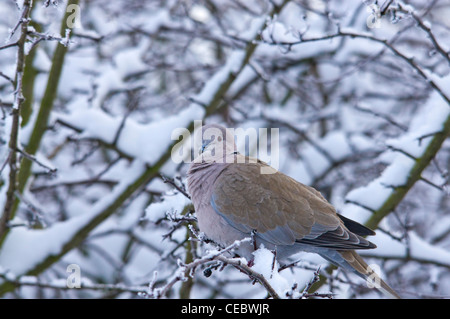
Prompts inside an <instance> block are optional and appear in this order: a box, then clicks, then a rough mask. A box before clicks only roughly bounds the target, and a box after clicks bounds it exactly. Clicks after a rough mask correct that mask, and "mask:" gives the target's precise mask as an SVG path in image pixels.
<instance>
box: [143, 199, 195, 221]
mask: <svg viewBox="0 0 450 319" xmlns="http://www.w3.org/2000/svg"><path fill="white" fill-rule="evenodd" d="M189 203H190V200H188V199H187V198H186V196H184V195H183V194H182V193H176V194H166V195H165V196H164V197H163V199H162V201H161V202H158V203H153V204H152V205H150V206H149V207H148V208H147V209H146V210H145V216H144V218H145V219H148V220H149V221H153V222H156V221H158V220H160V219H163V218H165V217H166V215H167V214H171V215H173V216H174V217H176V216H178V217H180V214H181V212H182V211H183V209H184V207H185V206H186V205H188V204H189Z"/></svg>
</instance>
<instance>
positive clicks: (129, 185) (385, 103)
mask: <svg viewBox="0 0 450 319" xmlns="http://www.w3.org/2000/svg"><path fill="white" fill-rule="evenodd" d="M68 2H69V3H67V2H66V1H57V0H56V1H49V0H47V1H37V0H35V1H33V3H32V6H31V7H29V4H30V1H28V0H21V1H19V0H17V1H13V0H0V106H1V112H0V172H1V175H0V216H1V218H0V296H2V297H3V298H102V297H112V298H154V297H157V298H159V297H160V298H265V297H267V296H268V294H270V295H271V296H272V297H273V296H274V294H273V292H276V294H277V296H278V297H282V298H284V297H290V298H307V297H311V293H312V292H313V291H315V290H316V289H318V291H319V292H320V293H321V295H320V296H321V297H333V298H379V297H381V296H380V295H379V293H378V292H377V291H376V290H374V289H369V288H367V285H366V284H365V283H364V282H363V281H362V280H361V279H359V278H354V277H353V276H349V275H348V274H346V273H344V272H341V271H339V270H336V269H333V267H330V266H329V265H328V264H327V262H326V261H325V260H323V259H321V258H320V257H318V256H316V255H313V254H306V253H305V254H299V255H298V256H296V257H297V259H296V260H297V261H298V262H296V263H294V264H293V265H291V267H288V268H286V269H284V268H283V266H282V265H277V264H276V263H275V264H274V263H273V262H272V260H273V255H272V253H271V252H270V251H267V250H259V251H258V252H257V253H256V254H255V260H254V262H255V265H254V267H252V268H251V269H250V270H249V269H247V270H248V271H250V273H248V272H247V273H245V271H243V270H242V269H241V270H238V269H236V267H234V266H233V265H232V263H231V262H229V263H228V265H226V258H229V256H228V255H226V254H225V253H224V252H221V251H218V250H217V249H218V247H215V246H214V245H213V244H211V243H209V244H208V243H205V242H204V241H203V240H201V239H202V237H201V234H197V233H196V224H195V214H194V213H193V207H192V205H191V203H190V200H189V198H188V197H187V196H186V195H187V194H185V191H184V184H185V178H186V170H187V167H188V164H186V163H176V162H174V161H173V160H172V159H171V149H172V146H173V145H174V144H175V143H176V142H177V141H176V140H173V139H172V133H173V132H174V130H175V129H177V128H187V129H189V130H190V131H192V130H193V128H194V125H193V123H194V121H195V120H202V121H203V123H213V122H216V123H222V124H223V125H225V126H227V127H233V128H244V129H248V128H256V129H258V128H269V129H270V128H279V132H280V134H279V137H280V139H279V152H280V166H279V169H280V170H281V171H282V172H284V173H286V174H288V175H289V176H291V177H293V178H295V179H296V180H298V181H300V182H302V183H304V184H307V185H311V186H313V187H315V188H317V189H318V190H320V191H321V192H322V194H323V195H324V196H325V197H326V198H327V199H328V200H329V201H330V202H331V203H332V204H333V205H335V207H336V208H337V210H338V211H339V212H340V213H342V214H343V215H345V216H347V217H350V218H352V219H355V220H357V221H359V222H361V223H365V224H366V225H368V226H369V227H371V228H373V229H376V231H377V235H376V236H375V237H371V238H370V240H371V241H373V242H374V243H375V244H376V245H377V246H378V248H377V249H375V250H370V251H364V252H362V253H361V254H362V255H363V256H364V257H365V259H366V260H367V262H368V263H369V264H372V265H375V266H377V267H378V268H377V269H378V270H379V272H380V273H381V274H382V276H383V278H385V280H386V282H388V283H389V284H390V285H391V286H392V287H393V288H395V289H396V290H397V291H398V292H399V294H400V295H402V296H404V297H406V298H426V297H433V298H443V297H444V298H445V297H447V298H448V297H450V271H449V270H450V195H449V194H450V191H449V185H448V182H449V167H450V143H449V139H448V138H447V137H448V136H449V133H450V45H449V43H450V22H449V19H448V17H449V15H450V2H449V1H448V0H430V1H423V0H411V1H397V0H393V1H390V0H384V1H383V0H381V1H377V2H374V1H361V0H346V1H337V0H328V1H327V0H292V1H287V0H286V1H282V0H276V1H275V0H273V1H269V0H250V1H243V0H169V1H166V0H151V1H140V0H132V1H131V0H129V1H106V0H95V1H83V0H80V1H79V2H78V1H74V0H69V1H68ZM177 137H178V136H176V137H175V138H177ZM269 140H270V139H269ZM254 147H255V146H254V145H250V146H248V147H247V150H252V149H254ZM197 236H199V237H200V239H199V238H198V237H197ZM230 249H231V247H230ZM229 261H230V260H229ZM319 266H320V269H319ZM318 269H319V271H318V272H317V274H316V275H315V274H314V273H315V272H316V271H317V270H318ZM313 279H316V282H315V284H314V285H313V286H312V287H311V285H308V283H310V282H311V280H313ZM255 282H256V283H255ZM73 285H75V286H79V287H80V288H78V289H75V288H71V287H73ZM305 288H306V289H305Z"/></svg>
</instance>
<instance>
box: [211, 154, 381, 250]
mask: <svg viewBox="0 0 450 319" xmlns="http://www.w3.org/2000/svg"><path fill="white" fill-rule="evenodd" d="M263 166H267V165H266V164H265V163H263V162H257V163H245V164H238V163H233V164H229V165H228V167H227V168H226V169H224V170H223V172H222V173H221V174H220V175H219V177H218V178H217V179H216V181H215V182H214V185H213V191H212V196H211V205H212V207H213V208H214V210H215V212H217V213H218V214H219V215H220V216H222V217H223V218H224V219H225V220H226V221H227V222H228V223H229V224H230V225H231V226H232V227H234V228H236V229H238V230H240V231H242V232H244V233H248V234H250V233H251V232H252V231H254V232H256V235H257V236H259V237H261V238H262V239H264V240H266V241H268V242H270V243H272V244H274V245H292V244H294V243H295V242H298V243H302V244H308V245H313V246H319V247H328V248H331V249H339V250H346V249H364V248H373V247H375V246H374V245H373V244H372V243H370V242H369V241H367V240H366V239H364V238H362V237H360V236H359V235H357V234H354V233H352V232H351V231H349V230H348V229H347V227H345V225H344V222H343V221H342V220H341V218H340V217H339V216H338V215H337V213H336V211H335V209H334V208H333V206H332V205H331V204H330V203H328V202H327V201H326V200H325V198H324V197H323V196H322V195H321V194H320V193H319V192H318V191H317V190H315V189H313V188H312V187H309V186H306V185H303V184H301V183H299V182H297V181H295V180H294V179H292V178H290V177H289V176H287V175H285V174H283V173H281V172H275V173H274V174H261V167H263ZM353 223H356V222H353Z"/></svg>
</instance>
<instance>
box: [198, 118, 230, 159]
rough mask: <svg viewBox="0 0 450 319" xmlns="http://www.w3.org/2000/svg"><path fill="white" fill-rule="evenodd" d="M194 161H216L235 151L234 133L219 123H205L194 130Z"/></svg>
mask: <svg viewBox="0 0 450 319" xmlns="http://www.w3.org/2000/svg"><path fill="white" fill-rule="evenodd" d="M194 147H195V149H197V150H198V155H199V156H198V157H197V158H196V161H199V162H204V161H207V162H208V161H214V162H218V161H221V160H223V159H224V158H225V157H227V156H229V155H231V154H233V153H235V152H236V144H235V142H234V134H233V131H232V130H229V129H226V128H225V127H223V126H221V125H219V124H207V125H204V126H202V127H201V128H200V129H199V130H197V131H196V132H195V140H194Z"/></svg>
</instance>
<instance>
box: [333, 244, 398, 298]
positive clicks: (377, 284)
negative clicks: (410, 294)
mask: <svg viewBox="0 0 450 319" xmlns="http://www.w3.org/2000/svg"><path fill="white" fill-rule="evenodd" d="M339 254H340V255H341V257H342V258H343V259H344V260H345V262H346V263H347V264H348V265H350V266H351V267H352V268H353V269H354V270H355V271H356V273H357V274H358V275H359V276H360V277H362V278H363V279H365V280H366V282H367V285H368V286H369V287H372V288H377V289H379V290H380V291H381V292H383V293H384V294H385V295H387V296H388V297H389V298H393V299H401V297H400V296H399V295H398V294H397V292H395V290H394V289H392V288H391V287H389V285H388V284H387V283H385V282H384V281H383V279H381V278H380V276H379V275H378V274H377V273H376V272H375V271H374V270H373V269H372V268H371V267H370V266H369V265H367V263H366V262H365V261H364V259H362V257H361V256H360V255H358V253H357V252H356V251H354V250H341V251H339ZM344 268H347V267H344Z"/></svg>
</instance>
